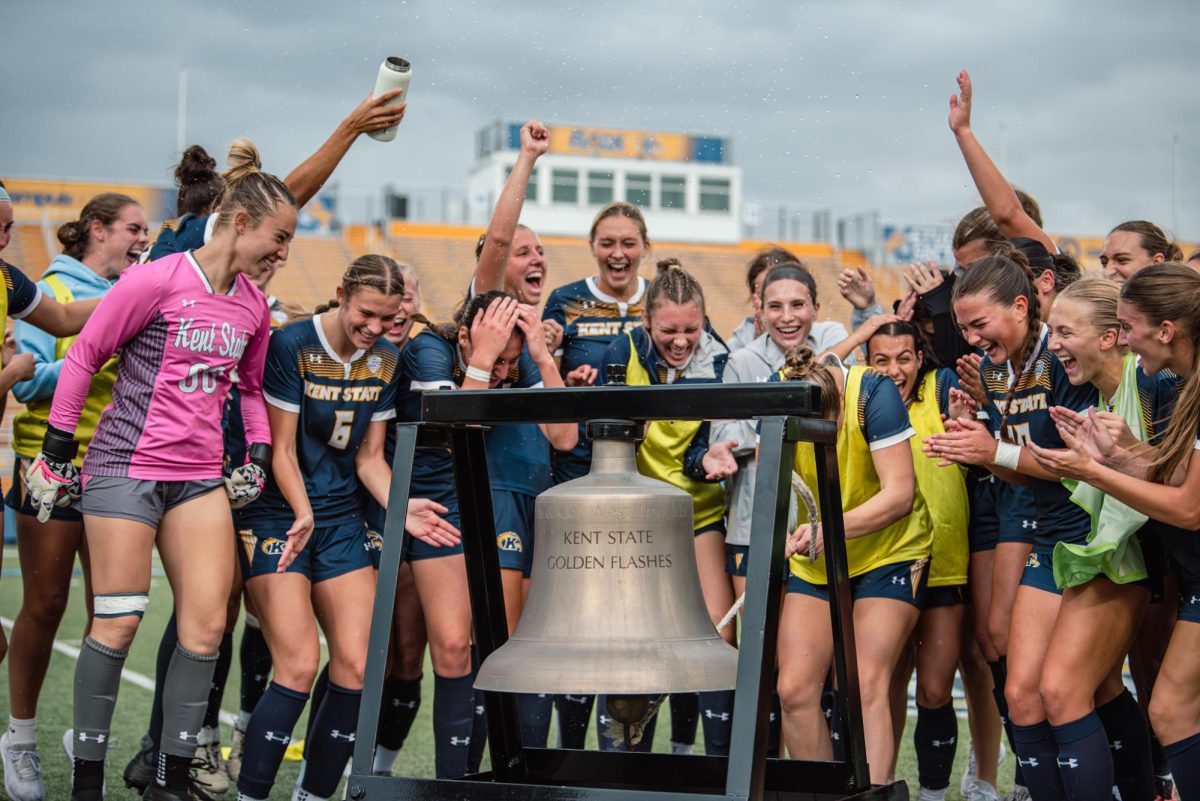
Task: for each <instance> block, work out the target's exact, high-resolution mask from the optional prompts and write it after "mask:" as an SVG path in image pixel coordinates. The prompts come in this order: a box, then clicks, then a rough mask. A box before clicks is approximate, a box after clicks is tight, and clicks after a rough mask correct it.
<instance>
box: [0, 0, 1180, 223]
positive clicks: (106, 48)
mask: <svg viewBox="0 0 1200 801" xmlns="http://www.w3.org/2000/svg"><path fill="white" fill-rule="evenodd" d="M5 6H6V8H5V10H4V12H3V19H4V24H3V29H2V30H0V63H2V64H3V71H4V74H3V79H2V80H0V115H2V116H0V175H22V176H55V177H70V178H89V179H90V178H97V179H114V180H121V179H124V180H152V181H163V180H165V179H167V178H168V176H169V174H170V170H171V167H172V165H173V160H174V159H175V158H176V157H177V155H178V154H177V152H176V148H175V141H176V96H177V85H178V72H179V68H180V66H182V65H186V66H187V68H188V71H189V86H190V91H189V102H188V126H187V139H188V141H189V142H200V143H202V144H204V145H205V146H206V147H208V148H209V149H210V150H211V151H214V152H216V153H222V152H223V149H224V147H225V146H226V145H227V144H228V142H229V141H231V140H232V139H233V138H234V137H236V136H239V135H249V136H250V137H252V138H253V139H254V140H255V141H256V142H257V143H258V144H259V146H260V148H261V149H262V151H263V154H264V161H265V162H266V164H265V166H266V167H267V169H269V170H272V171H275V172H279V173H281V174H282V173H286V172H287V171H288V170H289V169H290V168H291V167H293V166H295V165H296V164H297V163H299V161H300V160H301V159H303V158H304V156H306V155H307V154H308V153H310V152H311V151H312V150H313V149H315V148H316V146H317V145H318V144H319V143H320V142H321V141H322V140H323V139H324V138H325V137H326V136H327V135H328V133H329V132H330V131H331V130H332V129H333V127H334V126H335V125H336V123H337V122H338V121H339V120H340V119H341V118H342V117H343V116H345V114H346V113H347V112H348V111H349V110H350V109H351V108H352V107H353V106H354V105H355V104H356V103H357V102H358V101H359V100H360V99H361V98H362V97H364V96H365V95H366V94H367V93H368V92H369V91H370V90H371V87H372V85H373V83H374V76H375V72H376V69H377V67H378V64H379V62H380V61H381V60H382V58H383V57H384V56H386V55H403V56H405V57H407V58H408V59H410V60H411V61H412V63H413V65H414V66H413V82H412V87H411V89H410V110H409V113H408V116H407V118H406V120H405V122H404V124H403V126H402V129H401V132H400V135H399V136H398V138H397V140H396V141H395V142H393V143H390V144H380V143H376V142H374V141H373V140H367V139H365V138H364V139H363V140H362V141H360V142H359V143H358V144H357V145H356V147H355V148H354V150H353V151H352V152H351V154H350V155H349V157H348V158H347V159H346V161H344V162H343V164H342V166H341V167H340V168H339V170H338V172H337V174H336V176H335V180H336V181H337V183H338V185H339V187H340V188H341V189H342V191H345V192H355V193H364V194H365V193H368V192H375V191H377V189H378V187H379V186H380V185H381V184H382V183H384V182H385V181H390V182H392V183H395V184H403V183H405V182H407V181H419V182H429V183H436V184H446V185H451V186H454V187H462V186H463V185H464V183H465V177H466V171H467V167H468V165H469V164H470V162H471V160H472V158H473V156H474V152H473V151H474V146H473V141H474V132H475V131H476V130H477V129H478V128H479V127H481V126H482V125H484V124H485V123H487V122H488V121H490V120H494V119H496V118H502V119H505V120H513V121H521V120H525V119H528V118H530V117H534V116H536V117H538V118H540V119H542V120H544V121H546V122H550V123H553V122H560V123H572V124H583V125H598V126H612V127H623V128H637V129H648V130H664V131H682V132H687V133H713V134H721V135H727V136H730V137H732V139H733V155H734V161H735V163H736V164H738V165H740V166H741V167H743V168H744V169H745V174H746V187H745V189H746V197H747V199H748V200H759V201H768V202H780V201H783V202H789V203H794V204H796V205H798V206H811V207H814V208H815V207H831V208H832V209H833V210H834V213H835V215H837V216H843V215H847V214H853V213H857V212H860V211H864V210H868V209H878V210H879V211H880V213H881V214H882V216H883V219H884V220H885V221H888V222H897V223H923V222H939V221H944V220H947V219H951V218H956V217H957V216H959V215H961V214H962V213H963V212H965V211H966V210H968V209H969V208H970V207H971V206H972V205H973V204H974V203H975V195H974V190H973V188H972V187H971V185H970V180H969V177H968V175H967V172H966V169H965V167H964V166H963V164H962V161H961V158H960V157H959V154H958V150H957V148H956V146H955V144H954V140H953V137H952V136H951V135H950V133H949V130H948V128H947V126H946V110H947V101H948V99H949V96H950V94H951V92H952V91H953V90H954V88H955V84H954V76H955V74H956V73H957V71H958V70H959V69H960V68H962V67H967V68H968V69H970V71H971V73H972V77H973V78H974V81H975V86H976V103H975V115H974V121H973V124H974V128H975V130H976V132H977V134H978V135H979V137H980V139H981V140H982V141H983V143H984V145H985V147H987V148H988V149H989V150H990V151H991V152H992V153H993V156H994V157H995V158H996V159H997V161H998V162H999V163H1000V164H1001V166H1002V167H1005V168H1006V172H1007V175H1008V177H1009V179H1010V180H1012V181H1014V182H1016V183H1017V184H1019V185H1021V186H1023V187H1025V188H1027V189H1029V190H1030V191H1032V192H1033V193H1034V194H1035V195H1036V196H1037V198H1038V199H1039V200H1040V202H1041V204H1042V207H1043V211H1044V213H1045V217H1046V225H1047V228H1048V229H1049V230H1051V231H1054V232H1061V233H1073V234H1094V235H1103V234H1104V233H1105V232H1106V231H1107V230H1108V229H1109V228H1111V227H1112V226H1113V225H1114V224H1116V223H1117V222H1120V221H1122V220H1125V219H1128V218H1131V217H1144V218H1148V219H1151V220H1154V221H1156V222H1159V223H1161V224H1163V225H1164V226H1170V225H1171V224H1172V138H1173V136H1175V135H1178V136H1179V137H1180V142H1181V143H1180V148H1179V150H1180V155H1181V158H1180V171H1179V182H1180V186H1181V194H1180V198H1179V209H1178V211H1179V230H1178V231H1177V232H1176V233H1177V234H1178V235H1179V236H1180V237H1181V238H1191V239H1200V125H1198V124H1197V123H1198V122H1200V92H1197V90H1196V89H1197V78H1200V70H1197V66H1198V62H1200V57H1198V56H1197V52H1198V47H1197V40H1196V32H1197V31H1198V30H1200V3H1197V2H1195V0H1177V1H1172V2H1149V1H1147V2H1141V3H1132V2H1120V3H1116V2H1081V1H1075V0H1072V1H1071V2H1045V1H1044V0H1042V1H1041V2H1029V1H1028V0H1018V1H1016V2H1013V1H1012V0H1010V1H1009V2H1005V3H981V2H957V3H948V2H947V3H941V2H938V3H932V2H931V3H900V4H896V3H882V2H867V1H866V0H842V1H841V2H810V3H803V4H802V5H801V4H799V3H796V2H748V1H747V0H740V1H739V0H723V1H720V2H718V1H710V0H692V1H691V2H686V3H685V2H662V1H661V0H660V2H657V3H655V2H646V1H645V0H640V1H634V0H604V2H596V1H594V0H593V2H582V3H576V2H572V1H571V0H568V1H567V2H561V3H542V2H538V3H534V2H528V0H526V2H520V0H507V2H483V1H482V0H481V1H479V2H475V1H473V0H387V1H386V2H385V1H384V0H326V1H325V2H321V3H310V2H308V1H307V0H297V1H296V2H252V1H251V0H245V1H244V2H225V1H223V0H215V1H214V2H204V3H195V2H192V3H184V2H179V1H178V0H157V1H156V2H146V3H140V2H114V3H94V2H89V3H83V2H74V1H73V0H72V1H71V2H42V3H23V4H15V3H5ZM1002 131H1006V134H1005V133H1002Z"/></svg>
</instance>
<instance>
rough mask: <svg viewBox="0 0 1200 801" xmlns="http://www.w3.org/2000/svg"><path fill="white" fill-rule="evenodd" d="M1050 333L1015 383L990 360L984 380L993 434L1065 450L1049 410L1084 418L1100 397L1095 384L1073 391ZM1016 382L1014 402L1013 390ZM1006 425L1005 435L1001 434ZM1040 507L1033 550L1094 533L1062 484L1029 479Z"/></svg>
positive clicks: (1005, 368)
mask: <svg viewBox="0 0 1200 801" xmlns="http://www.w3.org/2000/svg"><path fill="white" fill-rule="evenodd" d="M1047 338H1048V329H1046V327H1045V326H1043V327H1042V337H1041V339H1040V340H1039V341H1038V345H1037V350H1036V351H1035V353H1034V354H1033V356H1032V357H1031V358H1030V359H1029V360H1027V362H1026V365H1025V368H1024V369H1023V370H1022V371H1021V374H1020V375H1019V376H1017V377H1016V378H1015V379H1014V378H1013V366H1012V364H1011V363H1005V364H992V362H991V360H989V359H988V358H987V357H986V356H984V358H983V362H982V363H981V364H980V367H979V370H980V376H981V378H982V379H983V385H984V389H985V390H986V391H987V394H988V398H989V399H990V400H991V403H989V404H988V420H989V424H990V428H991V430H992V433H993V434H996V435H998V436H1001V437H1002V438H1003V439H1004V440H1005V441H1006V442H1013V443H1016V444H1017V445H1026V444H1028V443H1030V442H1034V443H1037V444H1038V445H1039V446H1041V447H1043V448H1063V447H1066V446H1065V445H1064V443H1063V441H1062V437H1060V436H1059V434H1058V427H1057V426H1055V424H1054V420H1053V419H1052V418H1051V417H1050V407H1051V406H1063V407H1066V408H1068V409H1073V410H1075V411H1077V412H1083V411H1086V410H1087V409H1089V408H1091V407H1092V406H1095V405H1096V403H1097V401H1098V400H1099V393H1098V392H1097V391H1096V388H1095V387H1094V386H1092V385H1091V384H1082V385H1080V386H1074V385H1072V384H1071V382H1070V380H1069V379H1068V378H1067V374H1066V371H1065V370H1063V368H1062V364H1061V363H1060V362H1059V361H1058V357H1057V356H1055V355H1054V354H1053V353H1051V352H1050V351H1049V350H1047V349H1046V340H1047ZM1014 380H1015V382H1016V386H1015V387H1014V388H1013V391H1012V397H1011V398H1009V393H1010V384H1011V382H1013V381H1014ZM1001 424H1003V430H1001ZM1028 486H1029V488H1030V490H1031V491H1032V492H1033V496H1034V499H1035V501H1036V505H1037V531H1036V534H1035V535H1034V542H1033V549H1034V550H1035V551H1039V552H1043V551H1050V550H1053V548H1054V544H1055V543H1056V542H1070V543H1082V542H1085V541H1086V540H1087V536H1088V533H1089V532H1090V531H1091V520H1090V518H1089V517H1088V514H1087V512H1085V511H1084V510H1083V509H1081V508H1080V507H1078V506H1076V505H1075V504H1074V503H1073V502H1072V501H1071V492H1070V490H1068V489H1067V488H1066V487H1064V486H1063V485H1062V483H1061V482H1059V481H1045V480H1043V479H1040V478H1032V477H1031V478H1029V485H1028Z"/></svg>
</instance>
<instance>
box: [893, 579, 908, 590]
mask: <svg viewBox="0 0 1200 801" xmlns="http://www.w3.org/2000/svg"><path fill="white" fill-rule="evenodd" d="M892 583H893V584H899V585H900V586H901V587H903V586H904V585H905V584H907V583H908V579H907V578H905V577H904V576H892Z"/></svg>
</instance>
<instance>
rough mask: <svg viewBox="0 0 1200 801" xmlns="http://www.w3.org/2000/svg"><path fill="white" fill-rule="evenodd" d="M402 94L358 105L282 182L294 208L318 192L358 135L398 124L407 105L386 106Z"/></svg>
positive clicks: (384, 95) (395, 91) (388, 93)
mask: <svg viewBox="0 0 1200 801" xmlns="http://www.w3.org/2000/svg"><path fill="white" fill-rule="evenodd" d="M402 91H403V90H402V89H393V90H392V91H390V92H385V93H384V94H382V95H380V96H379V97H370V96H368V97H367V98H366V99H365V100H363V101H362V102H361V103H359V104H358V106H357V107H356V108H355V109H354V111H351V112H350V116H348V117H346V119H344V120H342V121H341V122H340V123H339V124H338V127H337V128H335V129H334V131H333V133H332V134H330V136H329V138H328V139H326V140H325V144H323V145H321V147H320V148H318V149H317V152H315V153H313V154H312V155H311V156H309V157H308V158H306V159H305V160H304V162H303V163H302V164H301V165H300V166H299V167H297V168H296V169H294V170H292V171H291V172H290V173H288V176H287V177H286V178H284V179H283V182H284V183H285V184H287V188H288V189H290V190H292V194H293V195H295V196H296V206H297V207H301V206H303V205H304V204H305V203H307V202H308V201H310V200H312V199H313V197H314V196H315V195H316V194H317V192H319V191H320V190H321V187H322V186H324V185H325V182H326V181H328V180H329V176H331V175H333V171H334V170H335V169H336V168H337V165H338V163H339V162H341V160H342V159H343V158H344V157H345V156H346V153H348V152H349V151H350V146H351V145H353V144H354V140H355V139H357V138H358V137H359V135H360V134H364V133H372V132H373V131H380V130H383V129H384V128H390V127H392V126H393V125H399V124H400V120H402V119H404V112H405V110H406V109H407V108H408V104H407V103H399V104H397V105H395V106H388V105H385V104H386V103H387V102H388V101H389V100H391V99H392V98H393V97H395V96H396V95H398V94H400V92H402Z"/></svg>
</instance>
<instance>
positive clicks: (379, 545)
mask: <svg viewBox="0 0 1200 801" xmlns="http://www.w3.org/2000/svg"><path fill="white" fill-rule="evenodd" d="M363 547H365V548H366V549H367V550H368V551H382V550H383V535H382V534H380V533H379V532H378V531H368V532H367V539H366V542H365V543H363Z"/></svg>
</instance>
